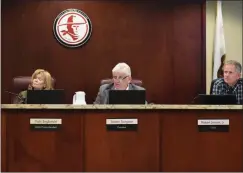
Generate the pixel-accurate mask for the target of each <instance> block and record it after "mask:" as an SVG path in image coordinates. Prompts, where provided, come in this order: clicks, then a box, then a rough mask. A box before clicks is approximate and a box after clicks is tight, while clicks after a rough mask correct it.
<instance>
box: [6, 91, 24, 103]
mask: <svg viewBox="0 0 243 173" xmlns="http://www.w3.org/2000/svg"><path fill="white" fill-rule="evenodd" d="M4 92H6V93H8V94H12V95H15V96H17V97H18V98H19V99H20V100H21V101H23V102H25V98H23V97H21V96H20V95H19V94H16V93H13V92H10V91H6V90H5V91H4Z"/></svg>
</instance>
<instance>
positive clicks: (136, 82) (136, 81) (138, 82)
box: [100, 78, 143, 86]
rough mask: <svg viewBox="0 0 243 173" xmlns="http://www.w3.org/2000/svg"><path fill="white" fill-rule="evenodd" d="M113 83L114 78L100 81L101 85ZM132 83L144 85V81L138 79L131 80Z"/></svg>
mask: <svg viewBox="0 0 243 173" xmlns="http://www.w3.org/2000/svg"><path fill="white" fill-rule="evenodd" d="M111 83H113V80H112V79H108V78H107V79H103V80H101V82H100V84H101V85H104V84H111ZM131 83H132V84H134V85H138V86H142V85H143V82H142V81H141V80H138V79H133V80H132V81H131Z"/></svg>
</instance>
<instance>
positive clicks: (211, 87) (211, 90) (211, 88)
mask: <svg viewBox="0 0 243 173" xmlns="http://www.w3.org/2000/svg"><path fill="white" fill-rule="evenodd" d="M218 79H219V78H217V79H214V80H212V82H211V85H210V94H212V93H213V85H214V83H215V82H216V81H217V80H218Z"/></svg>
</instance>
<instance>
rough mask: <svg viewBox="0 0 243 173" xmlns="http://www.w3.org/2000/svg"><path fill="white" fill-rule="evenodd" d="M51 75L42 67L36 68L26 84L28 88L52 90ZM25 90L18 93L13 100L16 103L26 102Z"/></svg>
mask: <svg viewBox="0 0 243 173" xmlns="http://www.w3.org/2000/svg"><path fill="white" fill-rule="evenodd" d="M52 89H53V86H52V77H51V74H50V73H49V72H48V71H46V70H44V69H37V70H35V72H34V73H33V74H32V77H31V83H30V84H29V86H28V90H52ZM26 98H27V90H25V91H22V92H20V93H19V95H18V97H17V98H16V100H15V101H14V102H15V103H17V104H23V103H25V102H26Z"/></svg>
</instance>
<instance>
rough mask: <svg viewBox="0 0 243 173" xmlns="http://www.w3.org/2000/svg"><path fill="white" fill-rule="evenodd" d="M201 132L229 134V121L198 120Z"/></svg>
mask: <svg viewBox="0 0 243 173" xmlns="http://www.w3.org/2000/svg"><path fill="white" fill-rule="evenodd" d="M197 125H198V130H199V132H229V119H198V120H197Z"/></svg>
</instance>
